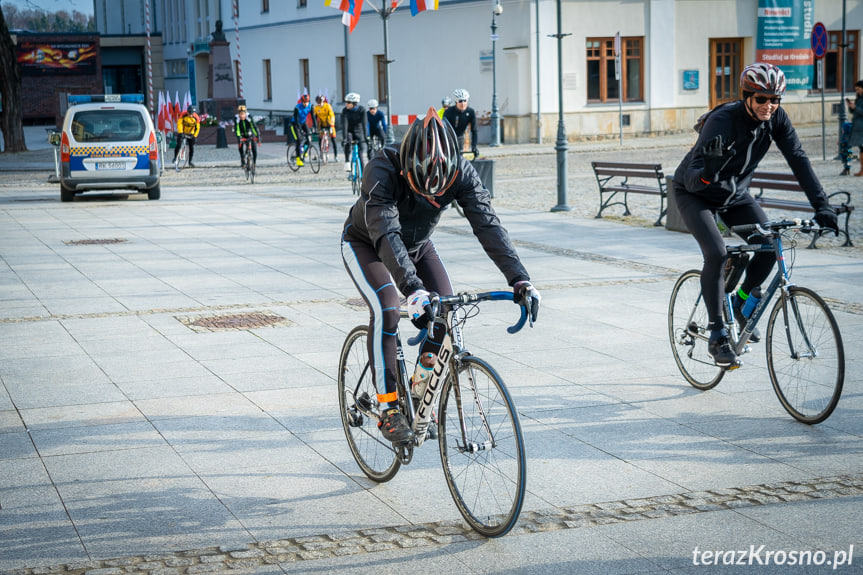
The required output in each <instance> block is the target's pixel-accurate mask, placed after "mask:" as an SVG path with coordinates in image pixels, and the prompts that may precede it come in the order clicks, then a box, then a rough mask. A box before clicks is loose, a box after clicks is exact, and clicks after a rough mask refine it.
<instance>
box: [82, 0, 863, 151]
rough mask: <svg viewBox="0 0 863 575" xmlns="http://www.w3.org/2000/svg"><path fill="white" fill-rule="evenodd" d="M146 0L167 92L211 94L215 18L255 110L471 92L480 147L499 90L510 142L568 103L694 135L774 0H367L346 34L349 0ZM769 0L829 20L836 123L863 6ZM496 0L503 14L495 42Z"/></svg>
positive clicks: (615, 119)
mask: <svg viewBox="0 0 863 575" xmlns="http://www.w3.org/2000/svg"><path fill="white" fill-rule="evenodd" d="M144 2H145V0H94V4H95V8H96V22H97V30H98V31H99V32H100V33H101V34H103V36H110V37H115V36H118V35H123V34H125V35H138V36H140V35H141V34H142V33H143V32H144V30H145V21H146V18H145V12H146V10H145V4H144ZM149 2H150V25H151V35H158V36H159V37H160V40H161V42H160V45H161V49H162V56H163V59H162V61H156V60H155V59H154V61H153V68H154V76H157V75H158V74H159V73H161V75H162V79H161V81H162V82H163V85H164V88H165V89H166V90H167V91H168V92H169V93H171V94H174V93H177V92H178V93H179V94H180V95H181V96H182V94H184V93H185V92H186V91H187V90H188V91H190V92H191V94H192V96H193V100H195V101H199V100H203V99H205V98H206V97H207V86H208V82H209V78H208V61H209V42H210V40H211V39H212V34H213V31H214V30H215V28H216V22H217V21H219V20H221V21H222V22H223V24H224V33H225V37H226V40H227V41H228V42H230V44H231V55H232V58H233V60H234V70H233V71H234V74H235V77H236V84H237V86H236V89H237V96H238V97H243V98H245V100H246V102H247V104H248V106H249V108H250V109H251V110H252V112H253V113H254V114H263V115H269V116H271V117H273V118H274V120H275V119H276V118H278V117H280V116H283V115H286V114H289V113H290V111H291V110H292V108H293V106H294V104H295V103H296V101H297V98H298V96H299V95H300V94H301V93H302V92H303V91H305V90H308V91H309V92H311V93H312V94H313V95H316V94H318V93H323V94H326V95H327V96H328V97H329V99H330V101H331V102H332V103H333V104H334V107H335V108H336V110H337V111H338V110H340V109H341V106H342V101H343V97H344V94H345V93H347V92H348V91H353V92H358V93H359V94H360V95H361V96H362V100H363V101H364V102H365V101H366V100H368V99H370V98H375V99H377V100H378V101H380V102H381V107H382V108H383V109H384V110H388V111H389V114H390V115H398V116H399V117H410V116H411V115H413V114H423V113H424V112H425V110H427V109H428V107H429V106H434V107H438V106H439V105H440V102H441V99H442V98H443V97H445V96H450V95H451V94H452V91H453V89H455V88H464V89H467V90H468V91H469V92H470V94H471V100H470V103H471V106H472V107H473V108H474V109H475V110H476V111H477V115H478V116H479V118H480V123H481V128H480V140H481V141H482V140H484V139H487V138H488V127H487V124H488V121H489V117H490V115H491V108H492V99H493V97H494V96H496V98H495V99H496V101H497V103H498V107H499V110H500V115H501V117H502V132H501V134H502V140H503V141H504V142H529V141H536V140H537V139H538V138H539V139H542V140H543V141H551V140H554V139H555V137H556V133H557V129H558V123H559V121H558V120H559V115H558V110H559V109H560V107H561V106H562V109H563V112H564V114H563V116H564V124H565V127H566V131H567V136H568V137H569V138H570V139H574V138H579V137H591V138H592V137H596V138H602V137H616V136H617V135H618V134H619V133H622V134H623V135H634V134H650V133H664V132H673V131H680V130H685V129H689V127H691V126H692V124H693V123H694V122H695V120H696V119H697V118H698V116H700V115H701V114H702V113H703V112H704V111H706V110H707V109H709V108H710V107H712V106H715V105H716V104H718V103H721V102H723V101H727V100H731V99H736V98H737V97H739V94H738V87H737V78H738V76H739V72H740V70H741V68H742V67H743V66H745V65H746V64H748V63H750V62H752V61H754V59H755V56H756V48H757V47H758V46H757V42H758V34H759V24H758V16H759V4H760V3H763V2H764V0H761V2H759V0H440V1H439V9H438V10H428V11H425V12H421V13H419V14H418V15H416V16H411V12H410V2H409V1H408V0H401V1H400V2H398V4H397V6H398V7H397V8H396V9H395V10H394V11H392V12H390V13H388V14H387V16H386V18H384V17H383V16H382V14H381V13H380V12H379V9H380V8H381V5H382V4H384V5H385V7H389V6H391V2H390V0H366V1H365V2H364V5H363V12H362V15H361V17H360V19H359V22H358V23H357V25H356V27H355V29H354V30H353V32H352V33H348V29H347V27H346V26H344V25H343V24H342V15H341V12H339V11H338V10H337V9H336V7H337V6H338V4H339V0H332V2H331V5H330V6H326V5H325V4H324V1H323V0H280V1H276V0H149ZM774 3H775V4H777V5H780V6H786V7H789V10H795V11H796V10H801V11H803V12H805V13H806V14H805V18H806V26H805V29H804V30H803V34H804V36H806V37H808V35H809V32H810V30H809V24H810V23H814V22H820V23H823V24H824V26H825V27H826V29H827V31H828V40H829V41H828V45H827V50H826V54H825V56H824V59H823V62H824V78H825V100H826V111H827V113H826V116H827V117H826V121H827V122H833V121H835V120H836V119H837V114H838V111H839V108H840V106H841V95H842V93H843V90H844V93H845V94H849V93H851V92H853V90H852V89H851V86H853V83H854V82H855V81H857V80H858V79H860V76H861V53H860V47H859V41H860V30H861V28H863V0H841V1H840V0H776V2H774ZM495 4H499V5H500V9H501V10H502V11H501V12H500V14H498V15H495V16H494V24H495V27H496V36H495V40H494V42H493V41H492V37H491V36H492V34H491V25H492V18H493V14H494V13H493V8H494V7H495ZM843 6H844V9H845V10H844V15H843ZM235 7H236V9H237V14H238V18H237V19H236V20H235V19H234V17H233V15H234V8H235ZM558 9H559V10H560V14H561V18H560V25H559V26H558V17H557V14H558ZM843 26H844V31H845V33H844V37H845V42H844V43H845V48H844V50H843V49H842V46H841V45H842V43H843V42H842V37H843ZM558 32H560V35H559V36H558ZM797 33H799V32H797ZM103 43H104V40H103ZM493 46H494V47H495V50H494V51H493V50H492V47H493ZM558 49H560V51H561V53H562V58H561V59H560V62H558ZM617 53H619V54H620V57H619V64H618V63H617V58H616V54H617ZM238 55H241V57H240V58H238ZM387 61H389V65H387ZM617 70H619V74H617V73H616V71H617ZM843 71H844V86H840V82H841V79H842V78H843V73H842V72H843ZM618 75H619V78H620V79H619V80H618V79H617V78H618ZM157 89H158V88H157ZM561 96H562V98H561ZM783 106H785V107H786V109H787V110H788V111H789V113H790V114H791V116H792V118H793V119H794V120H795V121H797V122H817V121H820V119H821V109H822V106H821V91H820V90H818V89H814V86H807V87H805V89H797V90H789V92H788V93H787V94H786V96H785V98H783Z"/></svg>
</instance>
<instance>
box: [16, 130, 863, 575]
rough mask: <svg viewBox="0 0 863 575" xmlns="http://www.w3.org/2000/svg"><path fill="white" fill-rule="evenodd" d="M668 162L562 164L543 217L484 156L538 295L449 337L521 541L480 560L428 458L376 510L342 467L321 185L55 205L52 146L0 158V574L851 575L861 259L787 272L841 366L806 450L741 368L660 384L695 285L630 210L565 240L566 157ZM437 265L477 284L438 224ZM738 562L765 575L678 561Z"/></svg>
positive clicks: (749, 362) (665, 235) (210, 156)
mask: <svg viewBox="0 0 863 575" xmlns="http://www.w3.org/2000/svg"><path fill="white" fill-rule="evenodd" d="M688 138H689V136H688V135H679V136H673V137H668V138H660V139H648V138H642V139H639V140H637V141H632V142H627V144H626V146H625V149H624V150H621V149H619V146H616V143H612V142H585V143H576V144H572V147H573V152H572V154H571V156H570V166H571V167H572V172H571V173H572V174H573V176H572V178H571V187H570V193H571V196H570V197H571V203H572V205H573V208H574V209H573V210H572V211H571V212H565V213H550V212H549V208H550V207H551V205H554V202H555V190H554V185H555V178H554V173H553V165H554V162H553V158H554V154H553V150H552V151H551V152H549V150H548V148H551V145H549V146H546V149H545V150H542V149H540V147H535V146H524V147H515V146H512V147H510V146H504V147H502V148H500V149H495V150H492V149H489V150H488V154H487V155H488V157H495V158H497V160H498V161H497V164H496V165H497V168H496V169H497V170H498V172H497V178H498V180H497V182H496V198H495V204H496V206H497V207H498V210H499V213H500V215H501V218H502V220H503V222H504V224H505V225H506V226H507V228H508V229H509V231H510V233H511V235H512V237H513V240H514V242H515V243H516V245H517V247H518V249H519V253H520V254H521V256H522V258H523V259H524V261H525V263H526V265H527V267H528V269H529V270H530V272H531V274H532V276H533V278H534V280H535V283H536V284H537V286H538V287H539V288H540V290H542V293H543V308H542V311H541V313H540V321H539V322H538V323H537V326H536V327H535V328H534V329H525V330H523V332H521V333H519V334H516V335H514V336H510V335H506V334H505V333H504V332H503V330H502V329H501V328H502V327H504V326H505V325H509V324H511V323H512V322H513V320H514V317H513V310H512V309H511V307H509V306H502V307H501V306H495V305H489V306H487V308H486V307H484V308H483V309H482V314H481V315H480V316H479V318H477V319H476V320H474V322H473V325H470V326H469V328H468V331H467V332H466V335H467V338H468V339H467V343H468V346H469V347H470V348H471V349H472V350H473V351H474V352H475V353H476V354H477V355H478V356H480V357H483V358H484V359H487V360H488V361H489V362H490V363H491V364H492V365H494V366H495V367H496V368H497V369H498V371H500V372H501V374H502V375H503V377H504V379H505V381H506V382H507V385H508V387H509V389H510V392H511V393H512V395H513V398H514V401H515V403H516V405H517V406H518V408H519V414H520V419H521V423H522V427H523V429H524V435H525V445H526V450H527V455H528V495H527V498H526V500H525V505H524V509H523V511H522V514H521V516H520V520H519V523H518V525H517V526H516V528H515V529H514V530H513V531H512V532H511V533H510V534H508V535H507V536H505V537H503V538H500V539H495V540H486V539H484V538H482V537H480V536H478V535H477V534H475V533H474V532H472V531H470V530H469V529H468V527H467V526H466V524H465V523H464V522H463V521H462V520H461V518H460V516H459V514H458V512H457V510H456V509H455V506H454V505H453V504H452V502H451V498H450V495H449V492H448V490H447V488H446V486H445V483H444V480H443V475H442V472H441V469H440V460H439V456H438V455H437V453H436V452H437V449H436V448H435V447H434V446H433V445H430V446H427V447H425V448H421V449H419V450H418V452H417V453H416V454H415V457H414V461H413V462H412V463H411V464H410V465H408V466H405V467H403V468H402V469H401V470H400V471H399V473H398V475H397V476H396V477H395V478H394V479H393V480H392V481H390V482H388V483H385V484H380V485H376V484H374V483H372V482H370V481H369V480H367V479H366V478H365V476H363V475H362V473H361V472H360V470H359V468H358V467H357V466H356V463H355V462H354V461H353V459H352V457H351V455H350V452H349V450H348V448H347V445H346V442H345V440H344V435H343V431H342V428H341V423H340V420H339V416H338V411H337V405H338V402H337V398H336V397H335V393H334V385H333V384H334V373H335V367H336V364H337V362H338V351H339V348H340V346H341V342H342V341H343V339H344V337H345V334H346V333H347V332H348V331H349V330H350V329H351V328H352V327H353V326H354V325H356V324H359V323H362V322H363V321H364V318H365V312H364V311H363V310H362V309H361V308H360V307H357V306H356V305H354V304H353V303H352V301H355V300H356V297H357V295H356V293H355V290H354V288H353V286H352V285H351V284H350V280H349V279H348V278H347V275H346V274H345V272H344V270H343V266H342V263H341V260H340V257H339V255H338V231H339V229H340V225H341V222H342V221H343V220H344V216H345V213H346V210H347V208H348V207H349V206H350V204H351V203H352V201H353V198H352V196H351V194H350V189H349V186H348V185H347V182H346V181H344V179H343V178H344V176H343V173H340V172H339V169H340V168H341V166H339V165H338V164H336V165H331V166H328V167H326V170H329V171H327V172H323V171H322V174H321V175H319V176H320V177H317V178H315V177H313V176H312V175H311V174H303V173H302V171H301V172H300V173H299V174H288V173H286V171H285V170H284V169H283V168H281V167H280V166H279V162H281V155H280V153H279V154H277V153H276V152H275V151H273V152H271V156H270V157H267V156H266V155H265V154H266V153H267V151H266V148H268V147H269V146H265V147H264V150H263V151H262V157H261V165H262V166H263V169H264V170H270V171H271V172H272V173H271V174H270V177H271V180H267V179H263V180H262V181H261V182H260V184H255V185H254V186H251V185H247V184H245V183H244V182H242V181H241V179H240V176H239V169H236V170H228V168H229V167H231V168H232V167H233V166H231V165H230V163H231V161H232V154H235V153H236V150H233V149H230V150H227V151H226V150H217V149H215V148H212V149H210V148H207V147H201V149H200V167H199V168H196V169H195V170H188V171H184V172H182V173H180V174H175V173H172V174H167V175H166V177H165V183H164V184H163V195H162V199H161V200H159V201H155V202H149V201H146V200H143V201H141V200H140V198H139V197H137V196H135V195H129V196H125V195H107V194H103V195H94V196H88V197H86V198H79V199H78V200H77V201H75V202H72V203H69V204H62V203H60V201H59V197H58V196H59V194H58V193H57V190H56V184H51V183H49V182H48V181H47V174H48V173H49V172H50V164H47V166H48V167H47V168H46V161H47V162H50V161H51V159H50V153H51V150H50V149H43V150H38V149H37V150H34V151H33V152H29V153H28V154H29V156H28V158H30V160H27V161H25V160H23V159H22V158H21V157H17V158H11V159H10V158H9V156H8V155H3V154H0V170H2V171H3V177H2V178H0V384H2V387H0V470H2V473H0V573H14V574H20V575H36V574H44V575H53V574H55V573H57V574H59V573H64V574H84V573H90V574H94V575H103V574H110V575H113V574H121V573H154V574H183V573H206V572H232V573H234V572H237V573H314V572H324V571H338V572H340V573H342V572H345V573H369V572H383V573H395V572H398V573H427V572H436V571H442V570H447V571H455V570H458V571H459V572H462V573H543V574H549V573H590V574H593V573H621V574H629V573H633V574H634V573H695V572H698V573H703V572H705V571H709V572H711V573H731V572H743V571H745V570H749V571H753V570H754V572H758V573H787V572H805V573H827V572H831V573H833V572H837V573H856V574H861V573H863V568H861V564H863V560H860V559H859V557H858V555H859V553H860V549H863V547H861V545H863V535H861V533H860V530H859V521H860V517H861V515H863V493H861V490H863V458H861V454H863V418H861V417H860V416H861V410H863V362H861V358H860V351H859V350H860V349H861V345H863V292H861V290H860V287H859V286H860V285H861V282H863V260H861V258H860V251H859V249H857V248H853V249H847V248H838V247H829V248H827V249H819V250H805V249H802V246H801V248H800V249H798V250H797V251H796V260H795V267H794V270H795V271H794V279H795V281H797V282H798V283H800V284H801V285H806V286H809V287H812V288H815V289H816V290H817V291H818V292H819V293H820V294H821V295H823V296H824V297H825V298H826V299H827V301H828V302H829V303H830V305H831V308H832V309H833V310H834V313H835V314H836V316H837V321H838V322H839V325H840V328H841V329H842V334H843V339H844V343H845V351H846V374H845V389H844V392H843V397H842V400H841V401H840V404H839V407H838V408H837V410H836V412H835V413H834V414H833V415H832V416H831V417H830V418H829V419H828V420H827V421H825V422H824V423H822V424H820V425H817V426H805V425H802V424H799V423H796V422H794V421H793V420H792V419H791V418H790V416H788V415H787V414H786V413H785V412H784V411H783V410H782V408H781V407H780V406H779V403H778V401H777V400H776V397H775V396H774V394H773V392H772V390H771V388H770V382H769V378H768V377H767V372H766V367H765V361H764V357H763V356H764V354H763V351H762V348H761V347H759V346H757V345H756V346H754V349H753V353H751V354H748V355H747V356H746V357H745V365H744V367H743V368H742V369H740V370H737V371H735V372H733V373H731V374H728V376H727V377H726V378H725V379H724V380H723V381H722V383H721V384H720V385H719V386H718V387H717V388H715V389H714V390H711V391H709V392H699V391H697V390H695V389H693V388H691V387H689V386H688V385H687V384H686V383H685V382H684V381H683V379H682V378H681V376H680V374H679V372H678V371H677V368H676V366H675V364H674V361H673V359H672V358H671V354H670V353H669V349H668V342H667V335H666V329H667V328H666V319H665V318H666V308H667V302H668V295H669V292H670V289H671V286H672V284H673V282H674V280H675V279H676V277H677V276H678V275H679V274H680V273H681V272H682V271H684V270H686V269H689V268H692V267H697V266H698V263H699V259H700V258H699V255H698V253H697V248H696V246H695V244H694V242H693V241H692V240H691V238H689V237H688V236H687V235H685V234H678V233H674V232H669V231H667V230H665V229H662V228H653V227H652V226H651V225H650V224H651V223H652V221H653V219H654V218H653V217H651V214H655V210H656V209H657V208H658V206H657V203H656V202H655V201H644V202H643V203H639V204H638V207H637V208H634V211H636V213H637V214H641V213H643V214H645V216H646V217H643V218H642V217H641V216H640V215H636V216H634V217H631V218H621V217H619V216H612V217H607V218H604V219H602V220H595V219H593V217H592V216H593V211H594V210H595V207H596V201H597V200H596V191H595V186H596V184H595V181H592V182H591V181H590V179H589V178H590V177H592V176H590V174H589V166H588V168H587V169H585V167H584V163H585V161H586V160H585V159H586V158H590V157H593V156H592V155H597V156H598V155H604V156H603V157H608V156H609V155H610V156H614V155H617V154H627V155H629V156H636V157H639V158H644V159H645V161H649V159H651V158H661V161H662V162H663V164H664V165H668V166H671V165H673V161H672V158H673V157H674V156H675V155H677V154H682V152H683V151H684V149H685V146H686V142H687V140H688ZM811 139H812V138H810V140H811ZM807 141H809V140H807ZM818 144H820V141H818ZM281 151H283V150H281ZM818 151H819V152H820V150H818ZM810 154H811V155H813V156H814V155H816V154H814V153H813V151H812V150H810ZM666 158H667V159H666ZM771 161H772V160H771ZM815 164H816V169H818V170H821V171H822V172H824V173H826V172H828V171H829V170H831V169H835V168H836V164H835V162H833V163H831V162H829V161H827V162H824V163H821V162H820V161H818V160H816V161H815ZM549 166H552V167H551V168H549ZM12 168H17V169H15V170H13V169H12ZM550 169H551V170H552V171H551V172H549V170H550ZM234 172H236V173H234ZM831 181H832V180H831ZM837 181H840V182H841V185H843V186H847V185H850V184H856V181H855V180H854V179H850V178H844V179H841V180H837ZM825 185H827V184H826V183H825ZM831 185H832V184H831ZM836 185H840V184H836ZM853 193H854V197H855V198H857V199H858V201H857V203H858V204H859V203H860V202H859V194H860V191H859V186H858V187H857V188H855V189H854V191H853ZM852 225H855V224H852ZM857 227H858V228H859V227H860V226H859V225H857ZM435 242H436V245H437V246H438V249H439V251H440V252H441V254H442V257H443V258H444V261H445V262H446V263H447V267H448V269H449V271H450V274H451V276H452V277H453V279H454V282H455V284H456V287H457V289H460V290H462V289H463V290H483V289H496V288H500V287H501V278H500V276H499V273H498V272H497V270H496V269H495V268H494V266H493V265H491V264H490V263H489V262H488V261H487V259H486V258H485V257H484V256H483V255H482V253H481V250H480V249H479V247H478V244H477V243H476V240H475V239H473V237H472V234H471V232H470V230H469V229H468V228H467V227H466V226H465V223H464V220H463V219H462V218H460V217H458V216H457V215H456V214H454V213H447V214H446V215H445V217H444V219H443V221H442V224H441V227H440V229H439V230H438V232H437V233H436V235H435ZM858 244H859V242H858ZM240 316H242V317H244V318H247V319H248V318H250V319H251V320H254V324H252V323H251V321H250V323H249V325H238V326H236V327H235V323H233V322H236V318H237V317H240ZM750 546H752V547H754V548H755V549H759V548H761V547H762V546H763V548H764V549H766V550H767V551H770V552H776V551H782V552H783V553H784V554H785V555H783V556H781V557H784V560H782V562H781V564H780V563H779V561H778V560H777V557H779V556H777V557H774V559H773V561H772V562H771V561H768V562H767V564H764V563H763V559H764V556H763V554H761V555H759V554H757V553H755V555H754V559H753V557H752V553H750V556H749V558H750V560H751V561H754V563H750V564H748V565H742V566H738V565H729V564H722V562H720V564H716V565H705V563H709V559H710V557H714V555H709V556H705V555H703V554H701V555H699V554H698V553H699V550H702V551H703V550H710V552H711V553H713V552H714V551H716V552H719V551H735V550H744V551H745V550H749V549H750ZM792 551H793V552H795V553H802V554H803V555H800V554H798V555H794V557H795V558H797V557H807V558H808V559H809V560H810V561H809V562H810V563H811V564H810V565H805V566H802V567H801V566H799V565H798V566H792V565H790V564H789V563H788V558H789V557H790V556H791V555H790V553H791V552H792ZM855 551H856V552H857V553H856V554H855ZM843 553H845V555H844V556H843V555H842V554H843ZM717 556H718V555H717ZM759 561H761V563H759ZM827 561H830V562H831V563H829V564H828V563H827Z"/></svg>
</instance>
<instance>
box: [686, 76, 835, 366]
mask: <svg viewBox="0 0 863 575" xmlns="http://www.w3.org/2000/svg"><path fill="white" fill-rule="evenodd" d="M740 92H741V94H742V96H743V98H742V99H741V100H738V101H736V102H732V103H728V104H723V105H722V106H720V107H717V108H715V109H714V110H713V111H711V112H710V114H709V116H707V118H706V119H705V120H704V122H703V124H702V125H701V129H700V134H699V136H698V141H697V142H695V146H693V148H692V149H691V150H690V151H689V153H688V154H686V157H685V158H683V161H682V162H681V163H680V166H678V168H677V171H676V172H675V173H674V196H675V200H676V201H677V206H678V208H679V210H680V215H681V217H682V218H683V221H684V222H685V223H686V227H687V228H688V229H689V231H690V232H691V233H692V235H693V236H694V237H695V240H696V241H697V242H698V245H699V246H700V247H701V253H702V255H703V256H704V265H703V267H702V270H701V290H702V293H703V294H704V304H705V306H706V307H707V314H708V318H709V321H710V324H709V325H710V329H711V331H710V340H709V343H708V352H709V353H710V355H711V356H712V357H713V360H714V361H715V362H716V364H717V365H719V366H722V367H730V368H731V369H733V368H734V367H736V366H737V365H738V364H739V362H738V360H737V354H735V353H734V350H733V349H732V347H731V344H730V342H729V339H728V333H727V332H726V331H725V328H724V327H723V322H722V299H723V297H724V294H725V289H724V285H725V281H724V278H723V269H724V265H725V259H726V257H727V254H726V249H725V242H724V241H723V239H722V234H721V233H720V232H719V228H718V227H717V226H716V221H715V218H714V216H715V214H716V213H717V212H718V213H719V215H720V216H721V217H722V220H723V221H724V222H725V224H726V225H728V226H739V225H744V224H754V223H765V222H767V216H766V215H765V213H764V210H762V209H761V206H759V205H758V203H757V202H756V201H755V199H754V198H753V197H752V196H751V195H749V182H751V181H752V174H753V173H754V172H755V170H756V168H757V167H758V163H759V162H760V161H761V159H762V158H763V157H764V155H765V154H766V153H767V150H768V149H769V148H770V143H771V142H776V146H777V147H778V148H779V151H780V152H782V155H783V156H785V161H787V162H788V165H789V166H791V170H792V171H793V172H794V175H795V176H796V177H797V180H798V181H799V182H800V186H801V187H802V188H803V190H804V191H805V192H806V197H807V198H808V199H809V203H811V204H812V207H813V208H815V221H816V222H818V225H819V226H821V227H823V228H830V229H833V230H836V229H837V228H838V226H837V220H836V212H835V211H834V210H833V208H831V207H830V204H829V202H828V200H827V196H826V195H825V194H824V190H823V189H822V188H821V183H820V182H819V181H818V177H817V176H816V175H815V172H814V171H813V170H812V166H811V164H810V163H809V158H808V157H807V156H806V153H805V152H804V151H803V147H802V146H801V145H800V140H799V139H798V138H797V132H796V131H795V129H794V127H793V126H792V125H791V120H789V119H788V115H787V114H786V113H785V110H783V109H782V108H780V107H779V103H780V101H781V99H782V94H784V93H785V74H784V73H783V72H782V70H780V69H779V68H777V67H776V66H773V65H772V64H765V63H761V62H759V63H756V64H751V65H749V66H747V67H746V68H744V69H743V73H742V74H741V75H740ZM837 233H838V232H837ZM744 239H745V238H744ZM775 261H776V260H775V257H774V255H773V252H759V253H756V254H755V256H754V257H753V258H752V261H750V262H749V265H748V267H747V269H746V276H745V277H744V279H743V283H742V284H741V286H740V289H739V290H738V291H737V293H736V294H735V295H734V314H735V318H736V319H737V321H738V323H742V324H744V325H745V323H746V322H745V321H743V322H741V320H742V319H744V318H743V314H742V311H741V310H742V307H743V304H744V302H745V300H746V299H748V298H749V295H750V294H751V293H752V290H753V289H754V288H755V287H757V286H760V285H761V283H762V282H763V281H764V280H766V279H767V276H769V275H770V271H771V270H772V269H773V264H774V263H775ZM740 328H741V329H742V328H743V325H741V326H740ZM759 339H760V334H759V333H758V332H757V331H755V332H753V333H752V335H751V336H750V341H758V340H759Z"/></svg>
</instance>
